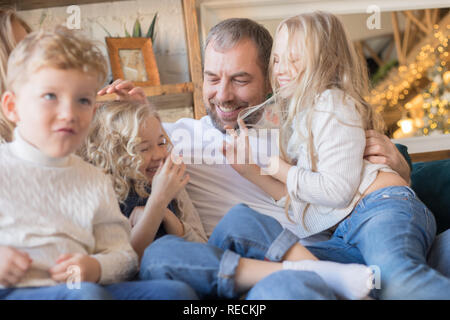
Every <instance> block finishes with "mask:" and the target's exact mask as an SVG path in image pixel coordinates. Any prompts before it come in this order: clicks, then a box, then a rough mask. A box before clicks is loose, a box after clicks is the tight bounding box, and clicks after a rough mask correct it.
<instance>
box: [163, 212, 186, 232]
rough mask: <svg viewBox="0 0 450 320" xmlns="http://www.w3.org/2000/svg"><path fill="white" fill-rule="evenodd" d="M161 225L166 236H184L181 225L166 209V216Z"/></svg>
mask: <svg viewBox="0 0 450 320" xmlns="http://www.w3.org/2000/svg"><path fill="white" fill-rule="evenodd" d="M162 223H163V226H164V229H165V230H166V232H167V233H168V234H173V235H175V236H178V237H183V236H184V226H183V223H182V222H181V221H180V219H178V218H177V216H176V215H175V214H174V213H173V212H172V211H170V210H169V209H166V214H165V215H164V218H163V221H162Z"/></svg>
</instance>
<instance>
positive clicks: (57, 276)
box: [52, 271, 69, 282]
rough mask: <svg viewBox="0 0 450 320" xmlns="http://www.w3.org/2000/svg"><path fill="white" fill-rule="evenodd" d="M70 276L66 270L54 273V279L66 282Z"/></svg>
mask: <svg viewBox="0 0 450 320" xmlns="http://www.w3.org/2000/svg"><path fill="white" fill-rule="evenodd" d="M68 277H69V274H68V273H67V272H66V271H64V272H59V273H52V279H53V280H55V281H56V282H65V281H66V280H67V278H68Z"/></svg>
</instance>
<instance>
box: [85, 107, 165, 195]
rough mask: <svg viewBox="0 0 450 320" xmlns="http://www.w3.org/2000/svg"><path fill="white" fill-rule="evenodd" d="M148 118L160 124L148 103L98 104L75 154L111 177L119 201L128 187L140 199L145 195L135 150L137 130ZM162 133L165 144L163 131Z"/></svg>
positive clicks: (142, 176)
mask: <svg viewBox="0 0 450 320" xmlns="http://www.w3.org/2000/svg"><path fill="white" fill-rule="evenodd" d="M150 116H153V117H155V118H157V119H158V120H159V121H161V120H160V118H159V116H158V113H157V112H156V111H155V110H154V108H153V107H152V106H150V105H148V104H144V103H139V102H133V101H113V102H108V103H105V104H103V105H101V106H100V107H99V108H98V110H97V112H96V115H95V117H94V120H93V122H92V125H91V129H90V133H89V134H88V137H87V139H86V142H85V145H84V146H83V147H82V148H81V150H80V152H79V154H80V155H81V156H82V157H83V158H84V159H85V160H87V161H88V162H90V163H92V164H93V165H95V166H96V167H99V168H101V169H102V170H103V171H104V172H105V173H106V174H108V175H110V176H111V178H112V181H113V186H114V191H115V193H116V197H117V199H118V201H119V202H123V201H124V200H125V199H126V198H127V195H128V193H129V192H130V189H131V188H134V190H135V191H136V193H137V194H138V195H139V196H140V197H143V198H145V197H148V195H149V194H148V192H147V190H146V189H147V188H146V187H147V186H148V182H147V178H146V177H145V176H144V175H143V174H142V173H141V172H140V171H139V168H140V166H141V164H142V157H141V156H140V155H139V153H138V152H137V150H136V147H137V146H138V145H139V144H140V143H141V139H140V138H139V129H140V128H141V127H142V126H143V125H145V120H146V119H147V118H148V117H150ZM161 128H162V126H161ZM163 134H164V136H165V138H166V139H167V141H168V142H169V138H168V136H167V134H166V133H165V131H164V129H163ZM170 146H171V144H170V142H169V148H170Z"/></svg>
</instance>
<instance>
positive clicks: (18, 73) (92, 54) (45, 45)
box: [6, 26, 108, 91]
mask: <svg viewBox="0 0 450 320" xmlns="http://www.w3.org/2000/svg"><path fill="white" fill-rule="evenodd" d="M42 67H52V68H56V69H60V70H70V69H74V70H79V71H81V72H84V73H90V74H93V75H96V76H97V80H98V84H97V88H93V90H97V89H99V88H100V86H101V85H103V83H104V82H105V80H106V75H107V72H108V70H107V64H106V59H105V57H104V56H103V54H102V53H101V51H100V49H99V48H98V47H97V46H96V45H95V43H94V42H93V41H91V40H88V39H87V38H85V37H83V36H82V35H81V34H79V33H78V32H76V31H74V30H69V29H67V28H65V27H62V26H58V27H56V28H55V30H54V31H52V32H48V31H44V30H40V31H35V32H33V33H30V34H29V35H28V36H26V37H25V38H24V39H23V40H22V41H21V42H20V43H19V44H18V45H17V46H16V48H15V49H14V50H13V52H12V53H11V55H10V57H9V60H8V74H7V76H6V88H7V90H12V91H14V89H15V88H16V87H17V85H19V84H20V83H21V82H25V81H26V77H27V75H29V74H30V73H33V72H36V71H37V70H39V69H40V68H42Z"/></svg>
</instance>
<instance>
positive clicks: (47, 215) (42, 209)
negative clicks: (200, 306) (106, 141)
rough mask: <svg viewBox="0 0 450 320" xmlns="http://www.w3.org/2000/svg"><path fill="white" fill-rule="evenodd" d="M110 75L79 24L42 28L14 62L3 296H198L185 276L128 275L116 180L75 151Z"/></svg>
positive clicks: (2, 150)
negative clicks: (152, 278)
mask: <svg viewBox="0 0 450 320" xmlns="http://www.w3.org/2000/svg"><path fill="white" fill-rule="evenodd" d="M105 77H106V62H105V59H104V57H103V55H102V54H101V52H100V50H99V49H98V48H97V47H95V46H93V44H92V43H91V42H90V41H88V40H86V39H84V38H82V37H81V36H78V35H76V34H75V33H73V32H70V31H69V30H66V29H63V28H58V29H56V30H55V31H54V32H44V31H40V32H35V33H32V34H30V35H28V36H27V37H26V38H25V39H24V40H22V41H21V42H20V43H19V44H18V46H17V47H16V48H15V49H14V51H13V52H12V53H11V56H10V58H9V61H8V73H7V77H6V91H5V93H4V94H3V96H2V110H3V112H4V114H5V116H6V118H7V119H8V120H9V121H12V122H14V123H15V125H16V129H15V131H14V140H13V142H11V143H6V144H2V145H0V181H1V182H2V187H1V188H0V204H1V209H0V250H1V251H2V252H1V255H2V257H3V258H4V259H2V261H0V284H1V287H0V299H150V298H163V299H164V298H167V299H172V298H183V299H186V298H187V299H190V298H195V294H194V293H193V291H192V289H190V288H189V287H187V286H186V285H185V284H183V283H178V282H171V281H169V282H167V281H164V282H147V283H145V282H140V281H136V282H122V281H125V280H128V279H131V278H133V277H134V275H135V273H136V271H137V269H138V257H137V255H136V253H135V252H134V251H133V248H132V247H131V245H130V242H129V235H130V230H129V229H130V227H129V224H128V221H127V220H126V219H125V218H124V217H123V216H122V215H121V213H120V210H119V207H118V205H117V202H116V201H111V199H114V191H113V189H112V186H111V183H110V181H109V180H108V177H107V176H105V175H104V174H103V173H102V172H101V171H100V170H99V169H97V168H95V167H93V166H92V165H90V164H88V163H86V162H84V161H83V160H81V159H80V158H79V157H77V156H75V155H74V154H73V152H74V151H75V150H76V149H77V148H79V146H80V145H81V143H82V142H83V140H84V139H85V137H86V134H87V132H88V130H89V126H90V123H91V120H92V118H93V116H94V110H95V108H94V103H95V97H96V91H97V90H98V88H99V86H100V85H101V84H102V83H103V81H104V79H105Z"/></svg>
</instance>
